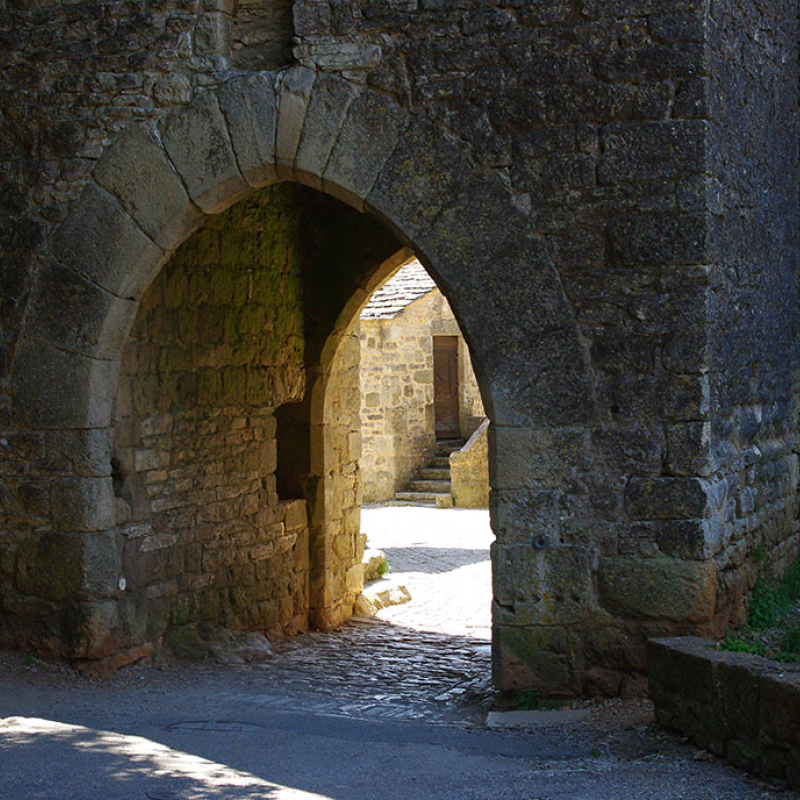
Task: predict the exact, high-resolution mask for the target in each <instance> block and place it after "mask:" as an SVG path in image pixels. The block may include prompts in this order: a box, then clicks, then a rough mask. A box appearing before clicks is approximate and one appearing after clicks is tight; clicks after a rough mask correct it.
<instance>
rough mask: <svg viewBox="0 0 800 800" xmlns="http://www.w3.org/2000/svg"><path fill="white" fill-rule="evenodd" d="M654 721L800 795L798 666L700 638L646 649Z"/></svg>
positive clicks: (653, 643) (660, 641)
mask: <svg viewBox="0 0 800 800" xmlns="http://www.w3.org/2000/svg"><path fill="white" fill-rule="evenodd" d="M647 650H648V665H649V666H648V672H649V683H650V696H651V697H652V699H653V702H654V703H655V712H656V718H657V719H658V721H659V722H660V723H661V724H662V725H664V726H665V727H667V728H672V729H673V730H677V731H680V732H681V733H683V734H685V735H686V736H688V737H690V738H691V739H692V740H693V741H694V742H695V743H696V744H697V745H699V746H700V747H702V748H704V749H706V750H710V751H711V752H713V753H715V754H716V755H718V756H721V757H723V758H726V759H727V760H728V761H730V763H732V764H733V765H735V766H737V767H740V768H741V769H745V770H747V771H749V772H754V773H756V774H758V775H761V776H763V777H765V778H769V779H777V780H781V781H788V782H789V784H790V785H791V786H792V787H793V788H795V789H800V665H794V664H792V665H789V664H779V663H777V662H774V661H769V660H767V659H765V658H761V657H760V656H753V655H749V654H746V653H731V652H727V651H722V650H718V649H717V646H716V644H715V643H714V642H711V641H708V640H706V639H699V638H696V637H680V638H673V639H651V640H650V641H649V642H648V647H647Z"/></svg>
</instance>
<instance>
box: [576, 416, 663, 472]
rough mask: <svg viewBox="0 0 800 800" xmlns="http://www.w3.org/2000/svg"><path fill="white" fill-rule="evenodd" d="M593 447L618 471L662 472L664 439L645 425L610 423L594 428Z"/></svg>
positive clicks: (604, 461)
mask: <svg viewBox="0 0 800 800" xmlns="http://www.w3.org/2000/svg"><path fill="white" fill-rule="evenodd" d="M591 436H592V446H593V447H594V450H595V453H596V454H597V456H598V457H599V458H601V459H602V461H603V463H604V464H605V465H607V466H608V467H609V468H611V469H612V470H613V471H614V472H615V473H616V474H622V475H653V476H655V475H658V474H659V473H660V472H661V451H662V447H663V445H662V442H661V437H660V435H659V433H657V432H656V431H654V430H652V429H650V428H647V427H645V426H643V425H633V426H622V425H619V426H613V427H612V426H607V427H602V428H596V429H594V430H593V431H592V434H591Z"/></svg>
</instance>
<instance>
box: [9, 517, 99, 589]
mask: <svg viewBox="0 0 800 800" xmlns="http://www.w3.org/2000/svg"><path fill="white" fill-rule="evenodd" d="M81 539H82V537H81V536H79V535H77V534H72V533H56V532H48V533H42V534H37V535H36V536H31V537H29V538H28V540H27V541H26V542H25V544H24V546H23V547H22V548H21V549H20V551H19V554H18V556H17V564H16V575H15V582H16V584H17V586H18V587H19V589H20V591H21V592H22V593H23V594H26V595H30V596H33V597H41V598H45V599H47V600H56V601H60V600H68V599H71V598H73V597H75V595H77V593H78V592H79V591H80V589H81V586H82V583H83V550H82V547H81Z"/></svg>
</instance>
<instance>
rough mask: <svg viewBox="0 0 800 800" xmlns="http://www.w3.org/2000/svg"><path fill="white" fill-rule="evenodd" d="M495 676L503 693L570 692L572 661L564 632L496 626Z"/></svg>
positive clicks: (494, 648)
mask: <svg viewBox="0 0 800 800" xmlns="http://www.w3.org/2000/svg"><path fill="white" fill-rule="evenodd" d="M492 676H493V682H494V684H495V686H497V688H498V689H500V690H508V689H519V688H523V687H524V688H533V689H534V690H544V691H554V690H555V691H558V690H561V691H564V690H566V691H569V690H570V688H571V687H570V674H569V658H568V655H567V640H566V636H565V635H564V632H563V629H559V628H541V629H526V628H517V627H505V626H497V625H495V628H494V636H493V637H492Z"/></svg>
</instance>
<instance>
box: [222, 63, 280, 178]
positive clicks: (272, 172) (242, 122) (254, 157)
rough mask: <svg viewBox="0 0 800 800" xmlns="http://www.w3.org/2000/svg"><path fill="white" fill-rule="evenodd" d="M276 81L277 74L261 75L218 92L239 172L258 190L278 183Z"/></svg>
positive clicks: (236, 81) (234, 81) (232, 82)
mask: <svg viewBox="0 0 800 800" xmlns="http://www.w3.org/2000/svg"><path fill="white" fill-rule="evenodd" d="M276 79H277V76H276V74H275V73H273V72H259V73H256V74H253V75H247V76H245V77H242V78H234V79H232V80H229V81H227V82H226V83H224V84H223V85H222V86H221V87H220V88H219V89H218V91H217V98H218V100H219V106H220V109H221V110H222V113H223V114H224V115H225V119H226V120H227V122H228V131H229V133H230V137H231V142H232V144H233V149H234V152H235V153H236V159H237V161H238V163H239V170H240V171H241V173H242V176H243V177H244V179H245V180H246V181H247V182H248V183H249V184H250V185H251V186H253V187H256V188H257V187H260V186H267V185H269V184H271V183H274V182H275V181H276V180H278V173H277V170H276V167H275V134H276V126H277V112H276V100H275V81H276Z"/></svg>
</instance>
